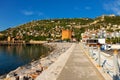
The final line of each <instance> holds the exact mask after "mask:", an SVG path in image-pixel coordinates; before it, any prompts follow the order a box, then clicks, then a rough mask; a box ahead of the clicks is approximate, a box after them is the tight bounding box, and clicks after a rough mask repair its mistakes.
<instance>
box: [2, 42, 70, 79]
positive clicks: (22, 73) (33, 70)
mask: <svg viewBox="0 0 120 80" xmlns="http://www.w3.org/2000/svg"><path fill="white" fill-rule="evenodd" d="M45 45H48V46H52V48H54V50H53V51H52V52H51V53H50V54H49V55H48V56H46V57H44V58H41V59H39V60H36V61H33V62H31V63H29V64H26V65H24V66H21V67H18V68H17V69H16V70H14V71H11V72H10V73H8V74H7V75H6V76H1V77H0V80H34V79H35V78H36V77H37V76H38V75H40V74H41V73H42V71H44V70H46V69H47V68H48V67H49V66H50V65H51V64H53V63H54V62H55V61H56V60H57V59H58V57H59V56H60V55H61V54H62V53H64V52H65V51H67V50H68V49H69V48H70V47H71V45H72V44H70V43H46V44H45Z"/></svg>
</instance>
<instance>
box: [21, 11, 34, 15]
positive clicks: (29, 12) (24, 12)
mask: <svg viewBox="0 0 120 80" xmlns="http://www.w3.org/2000/svg"><path fill="white" fill-rule="evenodd" d="M22 13H23V14H24V15H26V16H30V15H34V12H33V11H27V10H24V11H22Z"/></svg>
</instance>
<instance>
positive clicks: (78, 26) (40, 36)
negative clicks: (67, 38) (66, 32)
mask: <svg viewBox="0 0 120 80" xmlns="http://www.w3.org/2000/svg"><path fill="white" fill-rule="evenodd" d="M101 19H102V17H98V18H95V19H90V18H71V19H48V20H37V21H31V22H29V23H26V24H23V25H20V26H17V27H15V28H8V29H7V30H4V31H2V32H1V33H2V34H4V36H1V37H0V40H6V39H7V36H11V37H13V38H15V39H16V40H19V39H20V40H25V41H30V40H47V39H48V38H49V39H53V40H55V39H61V31H62V29H70V30H72V31H73V33H74V34H72V37H73V38H76V40H78V41H79V40H80V39H81V33H83V32H84V31H85V30H87V29H90V30H92V29H95V30H96V29H100V28H101V26H102V27H104V28H107V26H108V25H109V26H110V28H108V29H106V30H107V31H108V32H113V31H114V30H113V29H112V28H113V27H114V26H113V25H120V16H113V17H111V16H105V17H104V20H101ZM95 21H97V22H96V23H94V22H95ZM116 31H120V29H116Z"/></svg>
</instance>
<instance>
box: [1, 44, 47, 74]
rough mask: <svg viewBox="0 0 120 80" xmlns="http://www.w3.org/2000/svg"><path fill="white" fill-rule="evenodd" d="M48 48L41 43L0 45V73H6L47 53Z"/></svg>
mask: <svg viewBox="0 0 120 80" xmlns="http://www.w3.org/2000/svg"><path fill="white" fill-rule="evenodd" d="M48 51H49V48H47V47H45V46H42V45H29V46H0V75H3V74H6V73H8V72H10V71H11V70H14V69H16V68H17V67H19V66H22V65H25V64H27V63H29V62H31V61H33V60H37V59H40V57H41V56H42V55H47V54H48Z"/></svg>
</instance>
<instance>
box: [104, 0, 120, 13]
mask: <svg viewBox="0 0 120 80" xmlns="http://www.w3.org/2000/svg"><path fill="white" fill-rule="evenodd" d="M104 9H105V10H107V11H112V12H113V13H114V14H117V15H120V0H114V1H112V2H108V3H106V4H104Z"/></svg>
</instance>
